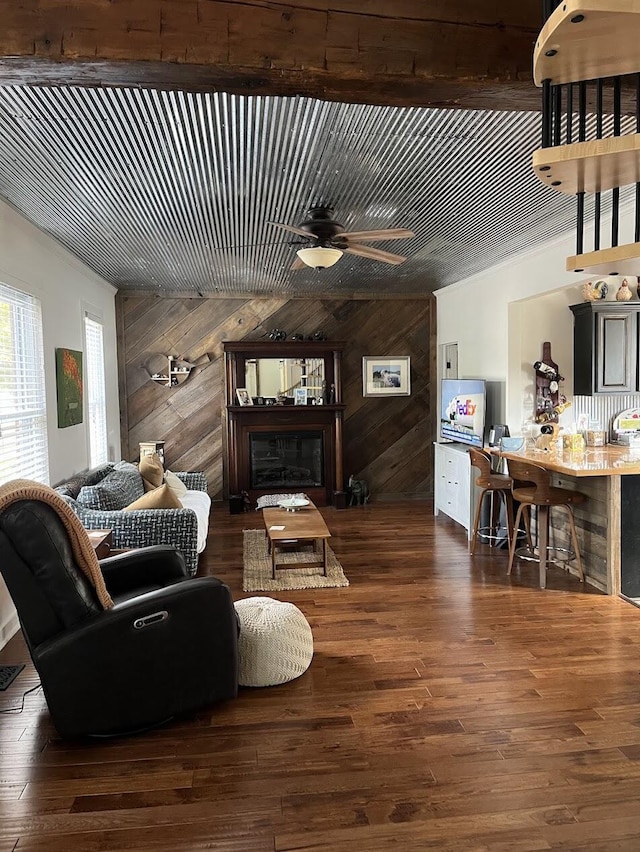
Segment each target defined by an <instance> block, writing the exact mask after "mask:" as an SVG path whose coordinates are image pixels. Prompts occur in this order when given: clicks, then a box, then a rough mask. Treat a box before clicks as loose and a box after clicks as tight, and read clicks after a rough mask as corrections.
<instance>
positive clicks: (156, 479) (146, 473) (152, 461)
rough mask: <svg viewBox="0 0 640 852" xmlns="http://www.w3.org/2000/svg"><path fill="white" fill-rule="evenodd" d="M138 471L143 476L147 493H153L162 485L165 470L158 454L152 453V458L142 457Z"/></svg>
mask: <svg viewBox="0 0 640 852" xmlns="http://www.w3.org/2000/svg"><path fill="white" fill-rule="evenodd" d="M138 470H139V471H140V475H141V476H142V481H143V482H144V490H145V491H151V490H152V489H154V488H159V487H160V486H161V485H162V479H163V477H164V470H163V468H162V462H161V461H160V456H159V455H158V454H157V453H152V454H151V455H150V456H141V458H140V464H139V465H138Z"/></svg>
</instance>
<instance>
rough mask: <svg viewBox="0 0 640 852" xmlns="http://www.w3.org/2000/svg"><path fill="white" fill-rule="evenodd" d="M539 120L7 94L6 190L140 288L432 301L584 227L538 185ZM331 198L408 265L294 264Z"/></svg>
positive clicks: (60, 236)
mask: <svg viewBox="0 0 640 852" xmlns="http://www.w3.org/2000/svg"><path fill="white" fill-rule="evenodd" d="M539 127H540V117H539V115H538V114H534V113H522V112H518V113H515V112H514V113H509V112H495V113H494V112H487V111H464V110H440V109H426V108H425V109H421V108H413V107H412V108H402V107H376V106H365V105H348V104H338V103H325V102H321V101H315V100H311V99H307V98H291V99H284V98H272V97H240V96H234V95H226V94H204V95H203V94H188V93H181V92H166V91H155V90H148V89H145V90H143V89H82V88H30V87H3V88H0V194H1V195H2V196H4V197H5V198H6V199H7V200H8V201H9V202H10V203H11V204H13V205H14V206H15V207H16V208H17V209H18V210H20V211H21V212H22V213H24V215H25V216H26V217H27V218H28V219H30V220H31V221H32V222H34V223H35V224H36V225H38V226H39V227H40V228H42V230H44V231H45V232H47V233H49V234H50V235H51V236H53V237H54V238H56V239H57V240H59V241H60V242H61V243H62V244H63V245H64V246H66V247H67V248H68V249H69V250H70V251H71V252H73V253H74V254H75V255H77V256H78V257H79V258H80V259H81V260H83V261H84V262H85V263H86V264H88V266H90V267H91V268H92V269H94V270H95V271H96V272H97V273H98V274H100V275H101V276H103V277H104V278H105V279H106V280H107V281H110V282H111V283H113V284H115V285H116V286H118V287H119V288H122V289H126V290H140V289H144V290H156V291H158V292H159V293H163V292H166V293H168V292H184V293H185V294H187V293H212V292H215V293H221V294H244V293H247V294H270V293H276V294H282V295H288V296H292V295H298V294H299V295H304V294H310V293H312V294H314V295H317V294H318V292H322V293H325V294H336V295H342V294H349V293H354V292H361V293H372V294H374V293H384V294H387V295H389V294H397V295H401V294H418V293H424V292H428V291H430V290H435V289H437V288H439V287H443V286H446V285H447V284H451V283H452V282H454V281H457V280H460V279H462V278H464V277H466V276H468V275H471V274H473V273H475V272H478V271H480V270H481V269H484V268H486V267H488V266H490V265H492V264H494V263H496V262H499V261H501V260H503V259H506V258H507V257H508V256H509V255H511V254H513V253H515V252H518V251H521V250H523V249H530V248H532V247H533V246H534V245H536V244H537V243H540V242H542V241H545V240H547V239H549V238H551V237H553V236H556V235H558V234H560V233H562V232H563V231H565V230H566V229H567V228H570V227H572V225H573V216H574V212H573V210H574V206H573V203H572V201H571V199H566V198H564V197H562V196H560V195H559V194H556V193H554V192H550V191H549V190H547V189H546V188H545V187H543V186H542V184H540V183H539V181H538V180H537V179H536V178H535V177H534V176H533V173H532V170H531V153H532V151H533V149H534V148H537V147H539V134H540V131H539ZM318 204H325V205H326V204H330V205H331V206H333V207H334V210H335V218H336V219H338V221H340V222H341V223H342V224H343V225H344V227H345V229H346V230H347V231H354V230H358V231H359V230H369V229H374V228H375V229H377V228H395V227H404V228H409V229H411V230H412V231H414V232H415V234H416V237H415V238H413V239H408V240H400V241H388V242H379V243H375V247H376V248H380V249H383V250H387V251H391V252H396V253H399V254H404V255H406V257H407V258H408V259H407V260H406V262H405V263H404V264H402V265H401V266H397V267H392V266H389V265H387V264H384V263H378V262H374V261H370V260H366V259H364V258H360V257H354V256H351V255H344V256H343V257H342V258H341V260H340V261H339V262H338V263H337V264H336V265H335V266H334V267H332V268H331V269H327V270H323V271H321V272H316V271H315V270H312V269H306V268H305V269H304V270H301V271H296V272H292V271H291V270H290V269H289V267H290V265H291V262H292V261H293V259H294V258H295V249H296V248H297V247H299V246H296V245H292V243H296V242H298V238H297V237H295V236H294V235H291V236H289V235H288V234H287V233H286V232H284V231H281V230H280V229H277V228H274V227H272V226H270V225H268V224H267V223H268V221H270V220H271V221H278V222H285V223H287V224H291V225H297V224H299V223H300V222H301V221H302V220H303V219H304V218H305V214H306V211H307V210H308V208H309V207H311V206H313V205H318Z"/></svg>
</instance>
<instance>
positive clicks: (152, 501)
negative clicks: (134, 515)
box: [124, 482, 182, 512]
mask: <svg viewBox="0 0 640 852" xmlns="http://www.w3.org/2000/svg"><path fill="white" fill-rule="evenodd" d="M134 509H182V503H181V502H180V501H179V500H178V498H177V497H176V495H175V494H174V493H173V491H172V490H171V489H170V488H169V486H168V485H167V483H166V482H165V484H164V485H161V486H160V487H159V488H154V489H153V491H147V493H146V494H143V495H142V497H140V498H139V499H138V500H136V501H134V502H133V503H131V505H130V506H125V507H124V511H125V512H131V511H133V510H134Z"/></svg>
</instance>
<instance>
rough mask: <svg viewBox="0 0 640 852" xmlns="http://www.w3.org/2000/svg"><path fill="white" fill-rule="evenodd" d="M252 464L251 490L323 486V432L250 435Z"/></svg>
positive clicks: (304, 431)
mask: <svg viewBox="0 0 640 852" xmlns="http://www.w3.org/2000/svg"><path fill="white" fill-rule="evenodd" d="M249 462H250V474H251V488H255V489H264V490H273V489H274V488H281V487H282V488H313V487H318V486H320V487H323V486H324V484H325V483H324V445H323V433H322V432H320V431H308V430H299V431H295V432H275V431H274V432H250V433H249Z"/></svg>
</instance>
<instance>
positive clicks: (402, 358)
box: [362, 355, 411, 396]
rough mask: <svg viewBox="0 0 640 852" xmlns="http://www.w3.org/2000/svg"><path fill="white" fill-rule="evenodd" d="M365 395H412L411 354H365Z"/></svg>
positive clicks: (363, 368)
mask: <svg viewBox="0 0 640 852" xmlns="http://www.w3.org/2000/svg"><path fill="white" fill-rule="evenodd" d="M362 395H363V396H411V363H410V357H409V355H393V356H391V355H365V356H364V357H363V358H362Z"/></svg>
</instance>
